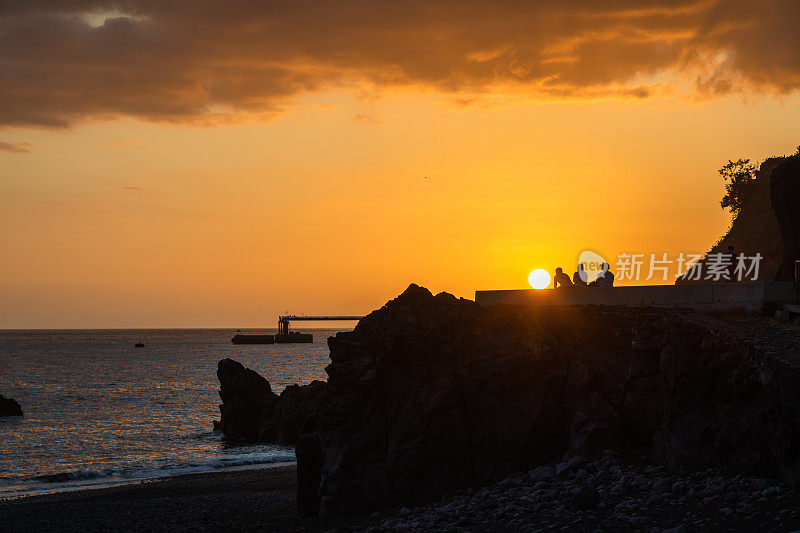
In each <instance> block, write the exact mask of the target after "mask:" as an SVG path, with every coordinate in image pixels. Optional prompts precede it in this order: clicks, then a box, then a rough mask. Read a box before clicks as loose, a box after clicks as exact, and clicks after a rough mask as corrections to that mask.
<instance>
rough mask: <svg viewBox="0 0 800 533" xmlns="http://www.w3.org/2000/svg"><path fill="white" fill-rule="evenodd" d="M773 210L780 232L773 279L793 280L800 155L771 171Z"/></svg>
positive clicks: (799, 235)
mask: <svg viewBox="0 0 800 533" xmlns="http://www.w3.org/2000/svg"><path fill="white" fill-rule="evenodd" d="M770 183H771V195H770V196H771V201H772V208H773V209H774V211H775V216H776V218H777V221H778V226H779V227H780V229H781V244H782V250H781V252H782V258H783V259H782V261H781V263H780V266H779V267H778V271H777V274H776V279H785V280H791V279H794V262H795V261H797V260H798V259H800V154H798V155H796V156H793V157H789V158H787V159H786V160H785V161H784V162H783V163H781V164H780V165H778V166H777V167H776V168H775V170H773V171H772V177H771V180H770Z"/></svg>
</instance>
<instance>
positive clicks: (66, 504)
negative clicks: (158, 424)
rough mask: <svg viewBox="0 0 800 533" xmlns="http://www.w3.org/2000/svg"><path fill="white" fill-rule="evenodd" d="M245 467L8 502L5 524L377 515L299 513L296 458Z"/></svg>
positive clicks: (326, 525)
mask: <svg viewBox="0 0 800 533" xmlns="http://www.w3.org/2000/svg"><path fill="white" fill-rule="evenodd" d="M242 466H243V467H242ZM242 466H237V467H232V468H231V469H225V470H222V469H220V470H214V471H208V472H192V473H186V474H178V475H174V476H168V477H162V478H153V479H147V480H142V481H138V482H132V483H126V484H122V485H115V486H110V487H102V488H97V489H89V490H72V491H61V492H53V493H48V494H37V495H28V496H21V497H16V498H10V499H4V500H0V517H2V518H1V519H0V529H2V530H3V531H65V530H69V531H72V530H101V531H106V530H136V531H164V530H170V531H186V530H190V529H191V530H194V531H220V530H231V529H235V530H241V531H296V530H297V529H298V528H303V529H304V530H305V531H309V532H314V531H327V530H329V529H334V528H337V527H341V526H343V525H349V524H352V523H354V522H356V521H363V520H364V519H365V517H368V516H369V515H337V516H334V517H323V518H317V517H305V516H299V515H298V512H297V496H296V488H297V468H296V464H295V463H274V464H266V465H242Z"/></svg>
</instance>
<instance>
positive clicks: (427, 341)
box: [297, 285, 800, 514]
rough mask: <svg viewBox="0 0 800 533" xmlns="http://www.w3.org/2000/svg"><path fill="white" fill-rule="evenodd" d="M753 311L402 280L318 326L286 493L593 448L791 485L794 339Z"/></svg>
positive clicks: (336, 489) (407, 497) (509, 465)
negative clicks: (293, 484) (347, 316)
mask: <svg viewBox="0 0 800 533" xmlns="http://www.w3.org/2000/svg"><path fill="white" fill-rule="evenodd" d="M759 327H760V326H758V327H757V326H756V325H753V324H750V325H748V324H740V323H737V324H731V323H728V322H723V321H720V320H716V319H713V318H711V317H708V316H703V315H698V314H694V313H691V312H687V311H680V310H668V309H631V308H621V307H620V308H615V307H600V306H587V307H573V308H569V307H562V308H544V307H542V308H536V307H530V308H517V307H510V306H498V307H495V308H482V307H480V306H478V305H477V304H475V303H474V302H472V301H468V300H458V299H456V298H455V297H453V296H451V295H449V294H444V293H443V294H439V295H437V296H435V297H434V296H433V295H431V293H430V292H428V291H427V290H426V289H424V288H421V287H418V286H416V285H411V286H410V287H409V288H408V289H407V290H406V291H405V292H404V293H403V294H402V295H400V296H399V297H398V298H396V299H395V300H393V301H390V302H389V303H387V304H386V305H385V306H384V307H383V308H381V309H380V310H377V311H375V312H373V313H371V314H370V315H369V316H367V317H365V318H364V319H362V320H361V321H360V322H359V324H358V325H357V326H356V328H355V330H354V331H352V332H345V333H339V334H337V335H336V336H335V337H333V338H331V339H330V340H329V346H330V350H331V361H332V362H331V364H330V365H329V366H328V368H327V371H328V375H329V380H328V386H327V388H326V389H325V392H324V394H323V397H322V402H321V405H320V412H319V416H318V417H316V418H315V419H314V420H313V422H312V423H309V424H308V425H307V426H306V427H305V429H304V431H303V434H302V435H301V437H300V439H299V441H298V443H297V458H298V475H299V483H298V505H299V508H300V510H301V511H302V512H306V513H309V514H314V513H316V512H320V513H322V514H326V513H330V512H335V511H340V510H349V509H357V508H363V507H364V506H371V505H377V504H387V503H398V502H414V501H416V500H426V499H430V498H434V497H437V496H439V495H441V494H442V493H444V492H445V491H450V490H452V489H456V488H459V487H464V486H468V485H470V486H472V485H483V484H486V483H489V482H491V481H493V480H498V479H501V478H502V477H504V476H506V475H507V474H508V473H510V472H513V471H521V470H526V469H529V468H532V467H535V466H537V465H541V464H544V463H547V462H549V461H553V460H562V461H564V463H563V468H564V469H568V468H569V465H570V464H571V463H570V462H569V458H570V457H578V456H580V457H584V458H591V457H597V456H599V454H601V453H602V452H603V450H605V449H611V450H616V451H619V452H620V453H622V454H627V453H644V454H648V455H649V456H651V457H653V459H654V460H656V461H660V462H662V463H663V464H665V465H666V466H667V467H668V468H669V469H671V470H682V469H694V468H704V467H706V466H712V465H715V466H721V467H726V468H731V469H735V470H739V471H745V472H753V471H754V472H757V473H758V474H759V475H762V476H774V477H776V478H780V479H783V480H786V481H787V482H788V483H790V484H792V485H796V484H797V480H798V477H797V476H798V473H799V472H800V463H798V447H797V442H798V437H800V416H798V414H799V413H800V386H798V383H800V372H799V371H798V368H797V366H796V364H797V362H796V361H795V360H796V359H797V358H798V355H797V354H798V353H800V352H799V351H798V350H799V349H800V345H799V343H800V340H799V339H798V338H797V337H798V336H797V335H795V334H793V333H791V332H789V333H786V332H784V333H786V334H785V335H784V334H782V333H780V332H774V331H772V330H770V329H769V328H766V329H765V330H764V331H762V330H761V329H759ZM579 462H580V461H578V463H576V464H579ZM559 468H562V466H560V467H559Z"/></svg>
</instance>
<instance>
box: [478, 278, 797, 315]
mask: <svg viewBox="0 0 800 533" xmlns="http://www.w3.org/2000/svg"><path fill="white" fill-rule="evenodd" d="M794 297H795V294H794V283H793V282H791V281H768V282H745V283H705V284H686V285H649V286H629V287H586V288H577V287H576V288H571V289H558V290H553V289H543V290H535V289H517V290H501V291H475V301H476V302H478V303H479V304H481V305H487V306H488V305H497V304H509V305H624V306H627V307H687V308H692V309H697V310H699V311H710V310H717V309H748V310H752V311H756V310H758V309H760V308H761V306H762V305H763V304H764V302H778V303H787V302H793V301H794Z"/></svg>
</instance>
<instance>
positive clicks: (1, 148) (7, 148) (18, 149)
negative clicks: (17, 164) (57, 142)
mask: <svg viewBox="0 0 800 533" xmlns="http://www.w3.org/2000/svg"><path fill="white" fill-rule="evenodd" d="M31 148H33V145H32V144H31V143H6V142H0V152H10V153H12V154H27V153H30V151H31Z"/></svg>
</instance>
